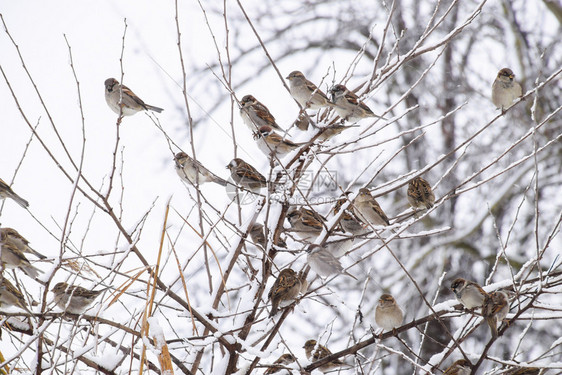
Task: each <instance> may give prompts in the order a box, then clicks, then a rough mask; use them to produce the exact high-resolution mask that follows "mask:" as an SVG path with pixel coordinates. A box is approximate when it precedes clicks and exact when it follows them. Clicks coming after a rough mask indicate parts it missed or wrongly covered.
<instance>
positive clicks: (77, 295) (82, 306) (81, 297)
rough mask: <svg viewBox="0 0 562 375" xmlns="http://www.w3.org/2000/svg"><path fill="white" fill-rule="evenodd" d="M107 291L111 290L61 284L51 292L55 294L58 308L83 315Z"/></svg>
mask: <svg viewBox="0 0 562 375" xmlns="http://www.w3.org/2000/svg"><path fill="white" fill-rule="evenodd" d="M106 289H109V288H108V287H106V288H103V289H101V290H89V289H86V288H82V287H81V286H78V285H69V284H67V283H65V282H60V283H57V285H55V286H54V287H53V289H52V290H51V291H52V292H53V293H54V294H55V304H56V305H57V306H58V307H60V308H61V309H63V310H65V311H67V312H69V313H72V314H81V313H83V312H84V311H85V310H86V309H87V308H88V306H90V305H91V304H92V303H93V302H94V301H95V299H96V298H97V297H98V296H99V295H100V293H102V292H103V291H105V290H106Z"/></svg>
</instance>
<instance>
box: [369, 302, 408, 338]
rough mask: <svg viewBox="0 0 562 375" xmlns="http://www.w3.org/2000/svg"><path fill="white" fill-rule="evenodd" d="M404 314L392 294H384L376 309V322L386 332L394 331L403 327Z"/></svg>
mask: <svg viewBox="0 0 562 375" xmlns="http://www.w3.org/2000/svg"><path fill="white" fill-rule="evenodd" d="M403 321H404V312H403V311H402V309H401V308H400V306H398V304H397V303H396V300H395V299H394V297H392V296H391V295H390V294H383V295H382V296H381V297H380V298H379V302H378V304H377V307H376V309H375V322H376V323H377V325H378V326H379V327H381V328H382V329H383V330H385V331H390V330H393V329H395V328H397V327H400V326H401V325H402V322H403Z"/></svg>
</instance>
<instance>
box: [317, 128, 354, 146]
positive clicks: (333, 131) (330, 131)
mask: <svg viewBox="0 0 562 375" xmlns="http://www.w3.org/2000/svg"><path fill="white" fill-rule="evenodd" d="M358 126H359V125H342V124H333V125H328V126H323V127H320V126H314V128H316V129H318V132H319V133H320V135H319V136H318V138H316V139H317V140H318V141H319V142H326V141H327V140H329V139H331V138H333V137H335V136H336V135H338V134H340V133H341V132H343V131H344V130H347V129H351V128H356V127H358Z"/></svg>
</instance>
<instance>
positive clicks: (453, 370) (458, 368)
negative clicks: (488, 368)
mask: <svg viewBox="0 0 562 375" xmlns="http://www.w3.org/2000/svg"><path fill="white" fill-rule="evenodd" d="M471 367H472V364H471V363H470V362H468V361H467V360H466V359H459V360H458V361H455V362H454V363H453V364H452V365H451V366H449V367H448V368H447V369H446V370H445V372H444V373H443V375H470V372H471V371H472V370H471Z"/></svg>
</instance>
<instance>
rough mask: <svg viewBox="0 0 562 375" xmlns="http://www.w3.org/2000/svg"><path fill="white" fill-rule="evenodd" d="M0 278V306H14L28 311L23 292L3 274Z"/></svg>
mask: <svg viewBox="0 0 562 375" xmlns="http://www.w3.org/2000/svg"><path fill="white" fill-rule="evenodd" d="M0 278H1V279H2V282H1V283H0V306H4V305H6V306H16V307H20V308H22V309H24V310H26V311H29V310H28V308H27V302H26V301H25V298H24V297H23V294H22V293H21V292H20V291H19V290H18V289H17V288H16V287H15V286H14V285H13V284H12V283H11V282H10V281H9V280H8V279H6V278H5V277H4V276H3V275H0Z"/></svg>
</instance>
